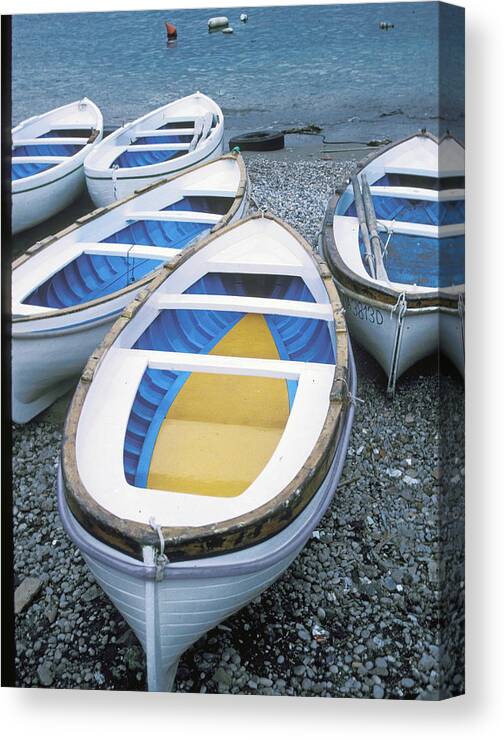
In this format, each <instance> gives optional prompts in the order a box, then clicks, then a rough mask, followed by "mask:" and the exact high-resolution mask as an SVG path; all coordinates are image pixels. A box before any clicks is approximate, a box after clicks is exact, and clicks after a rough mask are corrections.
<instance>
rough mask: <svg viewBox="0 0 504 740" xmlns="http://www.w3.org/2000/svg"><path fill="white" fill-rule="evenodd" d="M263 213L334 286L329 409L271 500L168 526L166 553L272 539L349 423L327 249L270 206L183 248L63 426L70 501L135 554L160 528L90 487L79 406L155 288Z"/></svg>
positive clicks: (192, 554) (345, 366)
mask: <svg viewBox="0 0 504 740" xmlns="http://www.w3.org/2000/svg"><path fill="white" fill-rule="evenodd" d="M264 218H267V219H269V220H271V221H273V222H275V223H277V224H279V225H280V226H281V227H283V228H284V229H285V230H286V231H288V232H289V233H290V234H291V235H292V236H293V237H294V238H295V239H296V241H297V242H298V243H299V244H300V245H301V246H302V247H303V249H304V250H305V251H306V252H307V253H308V254H309V255H310V257H311V258H312V259H313V262H314V263H315V266H316V269H317V271H318V273H319V276H320V279H321V280H322V282H323V285H324V287H325V290H326V292H327V294H328V298H329V302H330V304H331V308H332V312H333V316H334V323H335V333H336V337H337V342H336V358H335V359H336V363H335V368H334V380H333V386H332V389H331V393H330V398H329V405H328V410H327V414H326V417H325V420H324V424H323V426H322V429H321V430H320V433H319V436H318V438H317V442H316V444H315V446H314V448H313V449H312V451H311V452H310V455H309V456H308V459H307V460H306V462H305V463H304V465H303V466H302V467H301V468H300V469H299V470H298V472H297V474H296V475H295V477H294V478H293V479H292V480H291V481H290V483H289V484H288V485H287V486H285V487H284V488H283V489H282V491H280V492H279V493H278V494H277V495H276V496H274V497H273V498H272V499H270V500H269V501H268V502H267V503H265V504H263V505H261V506H260V507H257V508H255V509H252V510H251V511H249V512H247V513H246V514H244V515H241V516H238V517H234V518H231V519H228V520H224V521H220V522H213V523H211V524H207V525H201V526H197V527H183V526H179V527H162V528H161V531H162V535H163V538H164V541H165V553H166V555H167V556H168V557H169V559H170V561H175V560H187V559H193V558H201V557H208V556H211V555H216V554H219V553H224V552H231V551H235V550H240V549H243V548H245V547H248V546H251V545H253V544H257V543H258V542H262V541H263V540H265V539H268V538H269V537H271V536H273V535H274V534H276V533H277V532H279V531H281V530H282V529H284V528H285V527H286V526H288V524H289V523H290V522H291V521H292V520H293V519H294V518H295V517H296V516H297V515H298V514H299V513H300V512H301V511H302V510H303V509H304V508H305V506H306V505H307V504H308V503H309V501H311V499H312V498H313V496H314V495H315V493H316V491H317V490H318V488H319V487H320V485H321V483H322V481H323V480H324V478H325V476H326V474H327V472H328V471H329V469H330V467H331V464H332V460H333V458H334V456H335V454H336V450H337V447H338V444H339V441H340V438H341V434H342V430H343V428H344V426H345V425H344V423H343V421H344V418H346V415H347V414H348V413H349V406H350V405H351V400H352V394H351V391H350V378H349V339H348V333H347V327H346V322H345V319H344V311H343V307H342V305H341V301H340V298H339V295H338V292H337V290H336V287H335V284H334V281H333V279H332V275H331V273H330V271H329V269H328V267H327V265H326V264H325V262H324V261H323V260H322V258H321V257H320V255H318V254H317V253H315V252H313V251H312V249H311V247H310V245H309V244H308V243H307V242H306V241H305V240H304V239H303V237H302V236H301V235H299V234H298V233H297V232H296V231H295V230H294V229H293V228H292V227H291V226H290V225H289V224H286V223H284V222H282V221H281V220H280V219H278V218H277V217H276V216H274V215H273V214H271V213H254V214H251V215H250V216H248V217H247V218H246V219H242V220H240V221H238V222H236V223H234V224H229V225H227V226H226V227H224V228H223V229H221V230H219V233H218V234H209V235H208V236H207V237H206V239H204V240H203V241H202V242H200V243H199V244H198V245H194V246H193V247H189V248H188V249H187V250H184V253H183V254H180V255H179V256H178V258H177V257H176V258H175V261H174V263H173V262H172V263H171V264H169V265H165V266H164V268H163V271H162V273H161V274H160V275H159V276H158V277H157V278H156V279H154V280H153V281H152V282H151V284H150V285H149V287H148V288H147V289H145V290H144V291H142V293H141V294H139V295H138V296H137V297H136V298H135V300H134V301H132V303H131V304H130V305H129V306H128V307H127V308H126V309H125V310H124V311H123V313H122V315H121V317H120V318H119V319H118V320H117V321H116V322H115V324H114V325H113V326H112V328H111V330H110V332H109V333H108V334H107V336H106V337H105V339H104V340H103V342H102V343H101V344H100V346H99V347H98V349H97V350H96V351H95V352H94V353H93V355H91V357H90V359H89V361H88V363H87V365H86V367H85V368H84V371H83V373H82V376H81V379H80V380H79V384H78V386H77V389H76V391H75V394H74V397H73V400H72V403H71V406H70V409H69V412H68V415H67V419H66V422H65V428H64V432H63V445H62V458H61V459H62V474H63V482H64V489H65V499H66V502H67V504H68V506H69V508H70V511H71V512H72V514H73V516H74V517H75V518H76V519H77V521H78V522H79V523H80V524H81V525H82V526H83V527H84V529H86V530H87V531H88V532H89V533H90V534H91V535H92V536H94V537H96V538H97V539H99V540H101V541H103V542H105V543H107V544H109V545H111V546H112V547H114V548H115V549H117V550H120V551H121V552H124V553H126V554H129V555H131V556H132V557H134V558H136V559H141V558H142V553H143V548H144V547H146V546H151V547H157V546H158V545H159V536H158V534H157V532H156V531H154V530H153V529H152V527H150V526H149V525H147V524H142V523H140V522H134V521H131V520H124V519H120V518H119V517H117V516H116V515H114V514H112V513H111V512H109V511H108V510H106V509H105V508H104V507H102V506H100V505H99V504H98V503H97V502H96V501H95V499H94V498H93V497H92V496H91V495H90V494H89V492H88V491H87V490H86V488H85V487H84V485H83V483H82V481H81V479H80V475H79V471H78V467H77V450H76V438H77V429H78V425H79V419H80V413H81V410H82V408H83V405H84V401H85V399H86V396H87V393H88V390H89V388H90V385H91V381H92V379H93V376H94V373H95V371H96V370H97V369H98V367H99V365H100V363H101V360H102V359H103V357H104V355H105V353H106V352H107V351H108V349H109V348H110V347H111V346H112V345H113V344H114V342H115V341H116V339H117V338H118V336H119V335H120V334H121V332H122V331H123V330H124V329H125V327H126V326H127V325H128V324H129V322H130V321H131V320H132V319H133V318H134V316H135V315H136V313H137V312H138V311H139V309H140V308H141V307H142V306H143V305H144V304H145V302H146V301H147V299H148V298H149V296H151V295H152V294H153V293H154V292H155V291H156V290H157V289H158V288H159V287H160V285H161V284H162V283H163V282H164V281H165V280H166V279H167V278H168V277H169V276H170V274H171V273H172V272H173V271H174V270H175V269H176V268H177V267H178V266H180V265H181V264H183V263H184V262H186V261H187V260H188V259H190V258H191V257H193V256H194V255H195V254H197V253H198V252H199V251H201V250H202V249H204V247H205V246H206V245H207V244H208V243H209V242H211V241H213V240H214V239H215V238H219V237H221V236H222V235H223V234H225V233H227V232H228V231H231V230H232V229H235V228H237V227H238V226H239V225H241V224H243V223H247V222H250V221H252V220H255V219H264Z"/></svg>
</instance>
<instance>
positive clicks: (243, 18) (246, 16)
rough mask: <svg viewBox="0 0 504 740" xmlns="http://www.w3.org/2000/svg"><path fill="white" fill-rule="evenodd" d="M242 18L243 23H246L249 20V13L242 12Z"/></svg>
mask: <svg viewBox="0 0 504 740" xmlns="http://www.w3.org/2000/svg"><path fill="white" fill-rule="evenodd" d="M240 20H241V22H242V23H246V22H247V21H248V15H247V14H246V13H242V14H241V15H240Z"/></svg>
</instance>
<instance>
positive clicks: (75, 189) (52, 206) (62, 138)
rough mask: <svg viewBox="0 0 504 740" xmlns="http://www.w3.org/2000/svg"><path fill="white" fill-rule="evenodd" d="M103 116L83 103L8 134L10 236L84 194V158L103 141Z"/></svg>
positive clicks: (90, 104) (30, 120)
mask: <svg viewBox="0 0 504 740" xmlns="http://www.w3.org/2000/svg"><path fill="white" fill-rule="evenodd" d="M102 136H103V117H102V114H101V112H100V110H99V108H97V106H96V105H95V104H94V103H93V102H92V101H91V100H88V99H87V98H83V99H82V100H77V101H76V102H75V103H70V104H68V105H64V106H62V107H61V108H55V109H54V110H51V111H49V112H47V113H43V114H42V115H40V116H33V117H32V118H28V119H27V120H26V121H23V122H22V123H20V124H19V125H18V126H16V127H15V128H13V129H12V172H11V180H12V233H13V234H17V233H18V232H20V231H23V230H24V229H29V228H31V227H32V226H35V225H36V224H39V223H41V222H42V221H45V220H46V219H47V218H50V217H51V216H54V214H55V213H58V212H59V211H61V210H63V208H66V206H68V205H69V204H70V203H72V202H73V201H74V200H75V199H76V198H77V196H78V195H79V194H80V193H81V192H82V191H83V190H84V169H83V164H84V159H85V158H86V157H87V155H88V154H89V153H90V152H91V151H92V149H93V148H94V147H95V146H96V145H97V144H98V143H99V142H100V141H101V139H102Z"/></svg>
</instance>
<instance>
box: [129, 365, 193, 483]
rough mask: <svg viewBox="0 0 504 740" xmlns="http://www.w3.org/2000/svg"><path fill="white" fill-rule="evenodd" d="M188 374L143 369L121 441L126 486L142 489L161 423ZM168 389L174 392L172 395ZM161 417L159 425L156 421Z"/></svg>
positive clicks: (145, 481)
mask: <svg viewBox="0 0 504 740" xmlns="http://www.w3.org/2000/svg"><path fill="white" fill-rule="evenodd" d="M188 375H189V373H176V372H171V371H170V370H152V369H150V368H149V369H147V370H146V371H145V372H144V374H143V376H142V380H141V381H140V384H139V386H138V391H137V393H136V396H135V400H134V402H133V406H132V408H131V412H130V416H129V419H128V425H127V427H126V435H125V438H124V450H123V462H124V473H125V475H126V480H127V481H128V483H130V484H131V485H134V486H139V487H141V488H144V487H145V486H146V484H147V476H148V472H149V465H150V460H151V457H152V452H153V449H154V444H155V441H156V439H157V434H158V431H159V427H160V426H161V423H162V421H163V419H164V417H165V416H166V414H167V413H168V408H166V410H165V407H166V405H167V403H171V402H172V401H173V398H175V396H176V395H177V393H178V391H179V390H180V388H181V387H182V385H183V383H184V382H185V380H186V378H187V377H188ZM172 389H173V390H174V391H175V393H174V394H173V392H171V391H172ZM161 413H163V416H162V418H161V421H159V417H160V415H161Z"/></svg>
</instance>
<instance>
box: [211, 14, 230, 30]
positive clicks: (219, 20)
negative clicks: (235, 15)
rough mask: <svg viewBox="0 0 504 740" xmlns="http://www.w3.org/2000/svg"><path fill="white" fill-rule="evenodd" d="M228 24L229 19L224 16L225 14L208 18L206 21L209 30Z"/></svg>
mask: <svg viewBox="0 0 504 740" xmlns="http://www.w3.org/2000/svg"><path fill="white" fill-rule="evenodd" d="M228 25H229V20H228V19H227V18H226V16H225V15H219V16H217V17H216V18H210V20H209V21H208V28H209V29H210V30H212V29H214V28H224V27H225V26H228Z"/></svg>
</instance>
